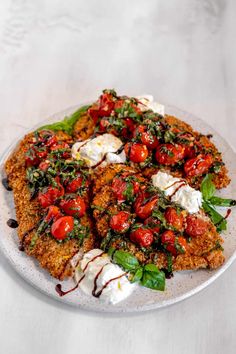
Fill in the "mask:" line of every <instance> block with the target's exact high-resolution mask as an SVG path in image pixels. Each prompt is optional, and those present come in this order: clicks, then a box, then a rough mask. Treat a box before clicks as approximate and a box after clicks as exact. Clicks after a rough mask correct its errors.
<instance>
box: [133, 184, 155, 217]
mask: <svg viewBox="0 0 236 354" xmlns="http://www.w3.org/2000/svg"><path fill="white" fill-rule="evenodd" d="M157 201H158V196H156V195H154V196H151V197H150V196H149V194H148V193H145V192H143V191H142V192H141V193H139V195H138V197H137V198H136V201H135V204H134V210H135V213H136V214H137V216H138V217H139V218H140V219H143V220H144V219H147V218H148V217H149V216H150V215H151V214H152V211H153V209H154V207H155V205H156V204H157Z"/></svg>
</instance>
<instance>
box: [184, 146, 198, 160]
mask: <svg viewBox="0 0 236 354" xmlns="http://www.w3.org/2000/svg"><path fill="white" fill-rule="evenodd" d="M195 156H196V151H195V149H194V147H193V146H191V145H185V150H184V157H185V158H188V159H192V158H193V157H195Z"/></svg>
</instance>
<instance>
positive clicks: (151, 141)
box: [134, 125, 159, 150]
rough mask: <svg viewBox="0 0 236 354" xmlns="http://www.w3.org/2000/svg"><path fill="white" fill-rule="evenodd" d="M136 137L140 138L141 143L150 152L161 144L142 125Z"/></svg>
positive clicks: (136, 132)
mask: <svg viewBox="0 0 236 354" xmlns="http://www.w3.org/2000/svg"><path fill="white" fill-rule="evenodd" d="M134 137H139V138H140V140H141V142H142V143H143V144H144V145H146V146H147V148H148V149H150V150H153V149H155V148H156V147H157V145H158V144H159V142H158V140H157V138H156V137H155V136H154V135H153V134H151V133H150V132H149V131H147V128H146V127H145V126H144V125H140V126H139V127H138V128H137V129H136V130H135V132H134Z"/></svg>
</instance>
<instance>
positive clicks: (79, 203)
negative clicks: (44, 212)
mask: <svg viewBox="0 0 236 354" xmlns="http://www.w3.org/2000/svg"><path fill="white" fill-rule="evenodd" d="M60 207H61V209H62V210H63V211H64V212H65V213H66V214H67V215H71V216H76V217H79V218H81V217H82V216H84V215H85V212H86V205H85V202H84V200H83V198H81V197H80V196H77V197H76V198H75V199H69V200H66V199H64V200H62V201H61V203H60Z"/></svg>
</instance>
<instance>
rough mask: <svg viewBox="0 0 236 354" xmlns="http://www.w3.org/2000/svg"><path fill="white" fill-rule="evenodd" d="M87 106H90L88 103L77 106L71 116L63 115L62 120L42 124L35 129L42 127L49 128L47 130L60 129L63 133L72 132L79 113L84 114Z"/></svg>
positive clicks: (79, 115)
mask: <svg viewBox="0 0 236 354" xmlns="http://www.w3.org/2000/svg"><path fill="white" fill-rule="evenodd" d="M89 107H90V105H87V106H83V107H81V108H79V109H78V110H77V111H75V112H74V113H72V114H71V116H69V117H65V118H64V119H63V120H62V121H60V122H56V123H52V124H46V125H43V126H42V127H40V128H38V129H37V130H42V129H49V130H53V131H58V130H62V131H64V132H65V133H68V134H72V131H73V127H74V125H75V123H76V122H77V120H78V119H79V118H80V117H81V115H82V114H84V113H85V112H86V111H87V110H88V108H89Z"/></svg>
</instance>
